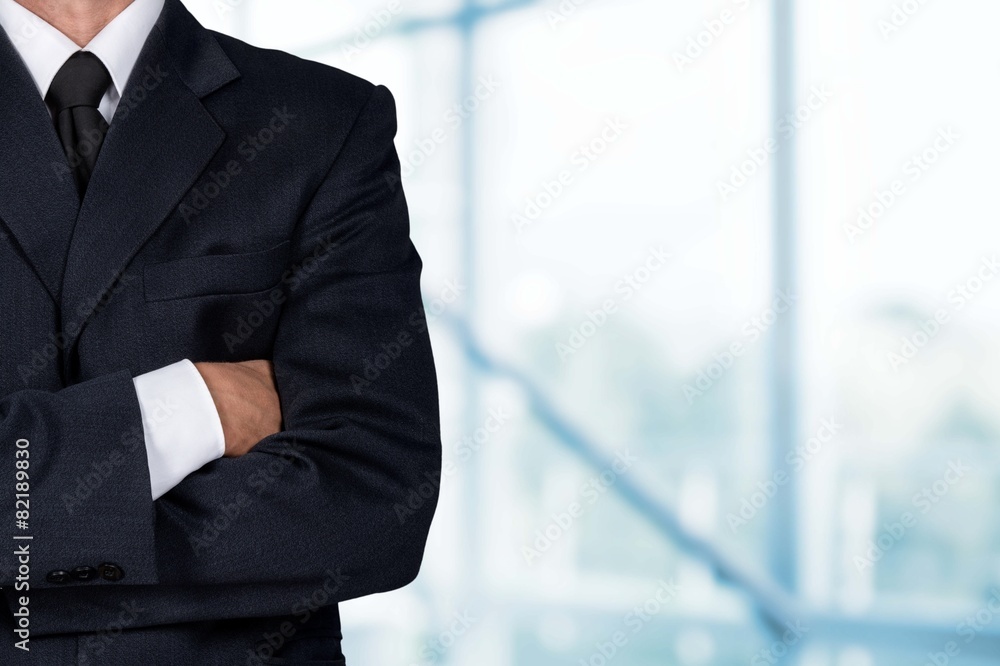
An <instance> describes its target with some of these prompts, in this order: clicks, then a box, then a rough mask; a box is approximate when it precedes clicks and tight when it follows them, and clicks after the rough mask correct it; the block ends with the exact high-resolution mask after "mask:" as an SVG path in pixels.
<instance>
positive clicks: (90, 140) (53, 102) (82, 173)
mask: <svg viewBox="0 0 1000 666" xmlns="http://www.w3.org/2000/svg"><path fill="white" fill-rule="evenodd" d="M110 85H111V75H110V74H108V70H107V68H105V67H104V63H102V62H101V60H100V58H98V57H97V56H95V55H94V54H93V53H85V52H83V51H79V52H77V53H74V54H73V55H72V56H70V58H69V60H67V61H66V63H65V64H64V65H63V66H62V68H61V69H60V70H59V71H58V72H57V73H56V77H55V78H54V79H53V80H52V85H51V86H50V87H49V92H48V94H47V95H46V96H45V101H46V102H47V103H48V105H49V108H50V109H52V116H53V119H54V121H55V124H56V133H57V134H59V140H60V142H62V146H63V150H65V151H66V159H67V160H68V161H69V167H70V170H71V171H72V173H73V178H74V179H75V180H76V189H77V191H78V192H79V193H80V198H81V199H82V198H83V195H84V193H85V192H86V191H87V184H88V183H89V182H90V176H91V174H93V173H94V165H95V164H96V163H97V154H98V153H99V152H100V150H101V144H103V143H104V137H105V135H106V134H107V133H108V123H107V122H105V120H104V117H103V116H102V115H101V112H100V111H98V110H97V107H98V106H100V104H101V99H102V98H103V97H104V93H106V92H107V90H108V86H110Z"/></svg>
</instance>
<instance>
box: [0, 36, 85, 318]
mask: <svg viewBox="0 0 1000 666" xmlns="http://www.w3.org/2000/svg"><path fill="white" fill-rule="evenodd" d="M0 138H2V145H0V220H2V221H3V224H5V225H6V226H7V228H8V229H9V230H10V232H11V235H12V236H13V237H14V240H15V242H16V243H17V245H18V246H19V248H20V251H21V254H22V255H23V256H24V258H25V261H27V262H28V264H29V265H30V266H31V267H32V269H33V270H34V271H35V273H36V274H37V275H38V277H39V279H40V280H41V281H42V283H43V284H44V285H45V288H46V289H47V290H48V292H49V294H50V295H51V296H52V299H53V301H55V302H56V303H58V301H59V289H60V285H61V284H62V278H63V269H64V267H65V265H66V256H67V253H68V251H69V245H70V239H71V238H72V234H73V224H74V222H75V221H76V216H77V211H78V209H79V205H80V201H79V197H78V195H77V193H76V185H75V184H74V183H73V177H72V174H71V173H70V171H69V165H68V163H67V161H66V154H65V153H64V152H63V149H62V146H61V145H60V144H59V139H58V137H57V136H56V132H55V128H54V126H53V124H52V119H51V118H50V116H49V112H48V109H46V107H45V102H44V101H42V95H41V93H40V92H39V91H38V88H37V87H36V86H35V82H34V81H33V80H32V79H31V74H29V73H28V70H27V68H26V67H25V66H24V63H23V62H22V61H21V56H19V55H18V53H17V50H16V49H15V48H14V45H13V44H12V43H11V42H10V39H9V38H8V37H7V34H6V33H5V32H4V31H3V30H0Z"/></svg>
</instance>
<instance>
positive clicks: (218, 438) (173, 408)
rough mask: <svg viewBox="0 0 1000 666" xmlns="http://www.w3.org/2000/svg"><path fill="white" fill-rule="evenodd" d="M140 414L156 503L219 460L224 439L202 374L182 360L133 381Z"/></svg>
mask: <svg viewBox="0 0 1000 666" xmlns="http://www.w3.org/2000/svg"><path fill="white" fill-rule="evenodd" d="M132 382H133V383H134V384H135V393H136V396H138V398H139V409H140V410H141V412H142V428H143V434H144V435H145V440H146V459H147V460H148V462H149V479H150V485H151V486H152V488H151V490H152V493H153V499H154V500H155V499H158V498H159V497H160V496H161V495H163V494H164V493H166V492H167V491H169V490H170V489H171V488H173V487H174V486H176V485H177V484H178V483H180V482H181V481H183V480H184V478H185V477H186V476H187V475H188V474H191V473H192V472H194V471H196V470H198V469H201V467H202V466H203V465H205V464H206V463H209V462H211V461H213V460H217V459H218V458H221V457H222V455H223V454H224V453H225V451H226V438H225V435H224V434H223V432H222V421H221V420H219V412H218V411H217V410H216V408H215V401H214V400H213V399H212V394H211V393H209V391H208V386H207V385H206V384H205V380H204V379H203V378H202V376H201V373H200V372H198V369H197V368H196V367H194V364H193V363H192V362H191V361H188V360H184V361H180V362H179V363H174V364H173V365H168V366H166V367H165V368H160V369H159V370H154V371H153V372H147V373H146V374H144V375H139V376H138V377H136V378H135V379H133V380H132Z"/></svg>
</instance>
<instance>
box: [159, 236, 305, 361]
mask: <svg viewBox="0 0 1000 666" xmlns="http://www.w3.org/2000/svg"><path fill="white" fill-rule="evenodd" d="M290 250H291V243H290V242H288V241H286V242H284V243H281V244H280V245H277V246H275V247H272V248H270V249H267V250H263V251H259V252H250V253H246V254H218V255H204V256H200V257H189V258H184V259H175V260H173V261H169V262H165V263H157V264H150V265H147V266H146V267H145V269H144V270H143V292H144V294H145V301H146V311H147V327H148V330H147V339H149V340H150V343H151V345H152V346H154V347H155V349H156V351H157V352H163V353H165V354H166V358H172V359H176V358H188V359H191V360H192V361H218V362H232V361H244V360H250V359H259V358H270V354H271V347H272V342H273V339H274V333H275V331H276V329H277V323H278V317H279V315H280V313H281V306H282V304H283V303H284V300H285V290H284V284H283V279H282V278H283V276H284V274H285V271H286V270H287V267H288V263H289V259H290V256H289V253H290Z"/></svg>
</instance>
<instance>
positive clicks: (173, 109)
mask: <svg viewBox="0 0 1000 666" xmlns="http://www.w3.org/2000/svg"><path fill="white" fill-rule="evenodd" d="M238 76H239V73H238V72H237V71H236V69H235V67H234V66H233V65H232V63H231V62H230V61H229V59H228V58H227V57H226V55H225V53H224V52H223V51H222V49H221V47H220V46H219V45H218V43H217V42H216V41H215V38H214V37H212V36H211V34H210V33H209V32H208V31H207V30H205V29H204V28H202V27H201V26H200V25H199V24H198V23H197V22H196V21H195V20H194V18H193V17H192V16H191V15H190V14H189V13H188V12H187V10H186V9H185V8H184V7H183V6H182V5H181V4H180V2H179V1H178V0H167V3H166V5H165V7H164V11H163V14H162V15H161V17H160V19H159V21H158V23H157V25H156V27H155V28H154V29H153V31H152V33H151V34H150V36H149V39H148V40H147V42H146V45H145V46H144V48H143V51H142V54H141V55H140V56H139V60H138V62H137V63H136V66H135V69H134V70H133V73H132V76H131V77H130V79H129V83H128V85H126V87H125V92H124V94H123V95H122V101H121V103H120V105H119V107H118V111H117V112H116V113H115V117H114V118H113V119H112V123H111V127H110V129H109V130H108V135H107V138H106V139H105V141H104V146H103V147H102V148H101V154H100V156H99V158H98V161H97V165H96V167H95V170H94V174H93V176H92V178H91V181H90V185H89V187H88V189H87V195H86V197H85V198H84V200H83V203H82V205H81V208H80V214H79V217H78V219H77V222H76V230H75V232H74V234H73V239H72V244H71V246H70V250H69V259H68V262H67V266H66V272H65V277H64V283H63V290H62V306H63V312H64V313H65V315H64V318H65V319H66V320H67V321H72V320H73V319H74V318H76V321H75V323H76V324H78V326H73V327H71V328H70V329H67V330H66V331H64V332H65V334H66V335H67V338H68V345H69V347H70V348H72V346H73V344H75V342H76V340H77V338H78V337H79V334H80V333H81V332H82V330H83V328H84V326H85V325H86V323H87V321H88V320H89V319H90V318H91V317H92V316H94V314H95V312H94V310H93V308H90V307H88V305H89V304H92V303H94V302H96V301H97V299H100V298H102V297H103V296H105V295H106V294H107V292H108V290H109V289H111V288H112V287H113V286H114V285H115V282H116V281H117V280H118V279H119V278H120V277H121V276H122V275H123V274H124V273H125V271H126V269H127V268H128V265H129V263H130V262H131V261H132V259H133V257H135V255H136V253H137V252H138V251H139V250H140V248H141V247H142V246H143V244H145V243H146V241H148V240H149V238H150V237H151V236H152V235H153V234H154V233H155V232H156V230H157V229H158V228H159V227H160V225H162V224H163V222H164V221H165V220H166V219H167V217H168V216H169V215H170V213H171V211H173V210H174V208H175V207H176V206H177V205H178V203H179V202H180V200H181V199H182V197H183V196H184V194H185V193H186V192H187V191H188V190H189V189H190V188H191V186H192V185H193V184H194V183H195V181H196V180H197V178H198V176H199V175H200V174H201V173H202V171H204V169H205V168H206V167H207V166H208V163H209V161H210V160H211V159H212V157H213V156H214V155H215V153H216V152H217V151H218V150H219V147H220V146H221V145H222V143H223V141H224V139H225V132H224V131H223V130H222V129H221V128H220V127H219V126H218V124H217V123H216V122H215V120H214V119H213V118H212V116H211V115H210V114H209V113H208V111H207V110H206V109H205V107H204V106H203V105H202V102H201V98H202V97H204V96H206V95H208V94H209V93H211V92H213V91H215V90H217V89H218V88H219V87H221V86H222V85H224V84H225V83H228V82H230V81H232V80H234V79H236V78H237V77H238ZM71 356H72V355H71V354H67V355H66V358H67V359H69V358H70V357H71Z"/></svg>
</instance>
